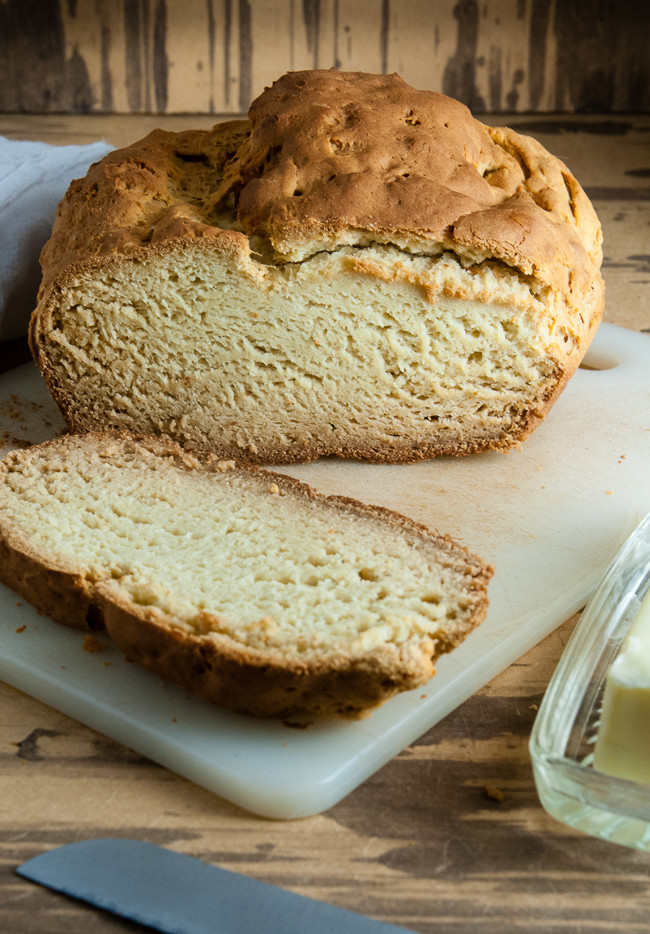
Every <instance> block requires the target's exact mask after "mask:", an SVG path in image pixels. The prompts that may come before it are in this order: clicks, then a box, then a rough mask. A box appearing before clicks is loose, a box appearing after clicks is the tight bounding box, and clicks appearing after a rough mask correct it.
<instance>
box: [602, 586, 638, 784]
mask: <svg viewBox="0 0 650 934" xmlns="http://www.w3.org/2000/svg"><path fill="white" fill-rule="evenodd" d="M594 768H595V769H598V771H599V772H606V773H607V774H608V775H615V776H617V777H618V778H627V779H630V780H632V781H635V782H644V783H645V784H648V785H650V591H648V593H647V594H646V595H645V597H644V599H643V602H642V603H641V609H640V610H639V613H638V614H637V616H636V618H635V619H634V622H633V623H632V625H631V627H630V629H629V631H628V634H627V636H626V637H625V640H624V642H623V646H622V648H621V651H620V652H619V654H618V655H617V656H616V658H615V659H614V661H613V663H612V665H611V666H610V669H609V672H608V674H607V680H606V682H605V696H604V698H603V709H602V714H601V718H600V727H599V728H598V736H597V738H596V746H595V749H594Z"/></svg>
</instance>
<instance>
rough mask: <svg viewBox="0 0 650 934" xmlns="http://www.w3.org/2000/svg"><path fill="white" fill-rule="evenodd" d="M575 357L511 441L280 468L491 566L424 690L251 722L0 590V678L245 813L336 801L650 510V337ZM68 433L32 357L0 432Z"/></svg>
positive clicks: (491, 665)
mask: <svg viewBox="0 0 650 934" xmlns="http://www.w3.org/2000/svg"><path fill="white" fill-rule="evenodd" d="M585 363H587V364H589V365H590V366H592V367H594V369H580V370H579V371H578V373H577V374H576V375H575V377H574V378H573V380H572V381H571V383H570V384H569V386H568V388H567V389H566V391H565V393H564V394H563V396H562V397H561V399H560V400H559V402H558V403H557V404H556V406H555V408H554V409H553V411H552V412H551V414H550V416H549V417H548V419H547V420H546V421H545V422H544V423H543V424H542V425H541V426H540V427H539V428H538V429H537V431H536V432H535V434H534V435H533V436H532V437H531V438H530V439H529V440H528V441H527V442H526V443H525V444H524V446H523V447H522V449H521V450H520V451H513V452H510V453H508V454H497V453H490V454H487V455H480V456H476V457H468V458H461V459H453V458H442V459H438V460H432V461H427V462H424V463H419V464H412V465H408V466H400V467H393V466H385V465H372V464H362V463H356V462H355V463H351V462H347V461H345V462H341V461H336V460H323V461H319V462H316V463H315V464H310V465H305V466H302V467H298V468H295V467H293V468H291V469H288V468H287V469H286V472H287V473H292V474H294V475H295V476H297V477H299V478H301V479H303V480H306V481H307V482H309V483H310V484H311V485H312V486H314V487H316V488H317V489H319V490H322V491H323V492H326V493H344V494H346V495H348V496H353V497H356V498H358V499H362V500H365V501H367V502H375V503H379V504H381V505H384V506H388V507H390V508H392V509H396V510H399V511H401V512H404V513H406V514H408V515H410V516H411V517H413V518H414V519H417V520H419V521H421V522H424V523H426V524H427V525H429V526H432V527H437V528H438V529H440V530H441V531H444V532H448V533H450V534H452V535H454V536H455V537H457V538H459V539H460V540H462V541H463V543H464V544H466V545H467V546H468V547H469V548H470V549H471V550H473V551H475V552H476V553H477V554H480V555H481V556H483V557H484V558H486V559H488V560H490V561H492V562H493V563H494V564H495V565H496V574H495V577H494V578H493V581H492V583H491V585H490V599H491V603H490V609H489V612H488V616H487V619H486V620H485V622H484V623H483V625H482V626H481V627H480V628H479V629H478V630H476V631H475V632H474V633H472V634H471V636H470V637H469V638H468V639H467V641H466V642H465V643H464V644H463V645H462V646H461V647H460V648H458V649H456V650H455V651H454V652H453V653H452V654H451V655H449V656H447V657H445V658H443V659H442V660H441V661H440V663H439V666H438V674H437V675H436V676H435V678H433V679H432V681H431V682H430V683H429V684H428V685H427V686H426V687H425V688H424V689H419V690H416V691H412V692H410V693H408V694H403V695H401V696H399V697H396V698H394V699H393V700H391V701H389V702H388V703H387V704H385V705H384V706H383V707H381V708H379V709H377V710H376V711H374V712H373V713H372V714H371V715H370V716H369V717H368V718H367V719H365V720H361V721H358V722H350V723H349V722H328V723H319V724H316V725H312V726H310V727H308V728H306V729H301V730H297V729H295V728H290V727H288V726H286V725H284V724H282V723H281V722H279V721H270V722H266V721H259V720H255V719H253V718H248V717H244V716H240V715H237V714H232V713H229V712H227V711H223V710H220V709H219V708H217V707H214V706H211V705H209V704H206V703H203V702H202V701H198V700H196V699H194V698H191V697H188V696H187V695H185V694H184V693H183V692H182V691H180V690H178V689H177V688H175V687H173V686H170V685H167V684H165V683H163V682H162V681H161V680H160V679H158V678H156V677H155V676H153V675H151V674H149V673H148V672H146V671H144V670H142V669H140V668H139V667H138V666H136V665H133V664H130V663H127V662H125V661H124V659H123V658H122V656H121V655H120V653H119V652H117V651H116V650H115V649H113V648H110V649H109V650H107V651H105V652H100V653H98V654H90V653H88V652H87V651H84V649H83V648H82V643H83V638H84V637H83V634H82V633H79V632H75V631H73V630H68V629H66V628H65V627H62V626H58V625H57V624H55V623H53V622H51V621H50V620H49V619H47V618H44V617H42V616H38V615H37V614H36V612H35V611H34V610H32V609H31V607H29V606H28V605H27V604H25V603H24V601H21V600H19V598H17V596H16V595H15V594H14V593H13V592H11V591H9V590H7V589H6V588H2V587H0V619H1V621H2V623H1V625H0V678H2V679H3V680H5V681H7V682H8V683H10V684H12V685H14V686H15V687H17V688H19V689H21V690H23V691H25V692H26V693H28V694H31V695H33V696H34V697H37V698H39V699H40V700H42V701H44V702H45V703H48V704H50V705H51V706H53V707H56V708H57V709H59V710H62V711H63V712H65V713H67V714H69V715H70V716H72V717H74V718H76V719H78V720H81V721H83V722H84V723H87V724H88V725H90V726H91V727H93V728H95V729H96V730H99V731H100V732H102V733H104V734H106V735H108V736H110V737H113V738H114V739H116V740H119V741H120V742H122V743H124V744H125V745H127V746H129V747H131V748H133V749H135V750H137V751H138V752H140V753H142V754H144V755H146V756H148V757H150V758H151V759H154V760H155V761H157V762H159V763H161V764H163V765H165V766H167V767H169V768H170V769H172V770H174V771H176V772H178V773H180V774H181V775H184V776H185V777H187V778H189V779H191V780H192V781H194V782H197V783H198V784H199V785H202V786H204V787H206V788H208V789H210V790H212V791H214V792H217V793H218V794H220V795H222V796H223V797H225V798H228V799H229V800H231V801H233V802H235V803H237V804H239V805H241V806H242V807H244V808H246V809H247V810H250V811H253V812H254V813H257V814H261V815H263V816H267V817H274V818H294V817H304V816H307V815H310V814H315V813H318V812H320V811H323V810H325V809H327V808H329V807H331V806H332V805H333V804H335V803H336V802H337V801H339V800H340V799H341V798H342V797H344V795H346V794H347V793H348V792H349V791H351V790H352V789H353V788H355V787H356V786H357V785H359V784H360V783H361V782H363V781H364V780H365V779H366V778H367V777H368V776H369V775H371V774H372V773H373V772H374V771H376V770H377V769H378V768H380V766H382V765H384V764H385V763H386V762H387V761H388V760H389V759H391V758H392V757H393V756H394V755H396V754H397V753H399V752H400V751H401V750H402V749H404V748H405V747H406V746H407V745H408V744H409V743H411V742H413V741H414V740H416V739H417V738H418V737H419V736H420V735H422V733H424V732H426V731H427V730H428V729H430V728H431V727H432V726H433V725H434V724H435V723H437V722H438V721H439V720H440V719H441V718H442V717H444V716H445V715H446V714H448V713H449V712H450V711H452V710H453V709H454V708H455V707H457V706H458V705H459V704H460V703H462V701H464V700H465V699H466V698H467V697H469V696H470V695H471V694H473V693H474V692H475V691H476V690H478V688H480V687H481V686H483V685H484V684H486V683H487V682H488V681H489V680H490V679H491V678H493V677H494V676H495V675H497V674H498V673H499V672H500V671H502V670H503V669H504V668H505V667H506V666H507V665H509V664H510V663H512V662H513V661H515V660H516V659H517V658H518V657H519V656H520V655H522V654H523V653H524V652H525V651H527V650H528V649H529V648H531V647H532V646H533V645H534V644H535V643H536V642H538V641H539V640H540V639H542V638H543V637H544V636H545V635H547V634H548V633H549V632H551V631H552V630H553V629H554V628H555V627H556V626H558V625H559V624H560V623H562V622H563V621H564V620H565V619H567V618H568V617H569V616H570V615H571V614H572V613H574V612H575V611H576V610H578V609H580V607H581V606H583V605H584V603H585V602H586V600H587V598H588V597H589V595H590V594H591V592H592V590H593V589H594V587H595V585H596V583H597V581H598V579H599V578H600V576H601V575H602V574H603V572H604V571H605V568H606V566H607V565H608V563H609V561H610V560H611V558H612V557H613V556H614V554H615V553H616V551H617V550H618V548H619V546H620V545H621V544H622V542H623V541H624V539H625V538H626V537H627V535H628V534H629V533H630V532H631V531H632V529H633V528H634V526H635V525H636V524H637V522H638V521H640V519H641V518H642V517H643V515H645V513H646V512H648V511H650V336H646V335H643V334H637V333H635V332H632V331H626V330H624V329H622V328H618V327H614V326H613V325H603V326H602V327H601V329H600V331H599V332H598V334H597V336H596V339H595V341H594V343H593V345H592V348H591V349H590V351H589V354H588V357H587V360H586V361H585ZM60 427H61V422H60V418H59V415H58V411H57V410H56V408H55V406H54V405H53V403H52V402H51V401H50V399H49V396H48V393H47V391H46V389H45V387H44V385H43V383H42V381H41V379H40V376H39V375H38V373H37V371H36V369H35V367H34V366H33V365H31V364H26V365H25V366H23V367H21V368H20V369H18V370H15V371H13V372H11V373H9V374H6V375H5V376H4V377H2V378H0V432H1V431H3V430H4V431H5V432H6V435H5V437H7V436H9V437H12V438H13V437H18V438H26V439H28V440H31V441H40V440H43V439H45V438H47V437H51V436H52V435H53V434H55V433H57V431H58V430H59V429H60ZM10 446H11V445H10ZM5 447H7V445H5ZM23 626H24V627H25V628H24V629H23ZM19 630H20V631H19ZM467 730H468V735H469V736H471V730H472V724H471V723H468V724H467Z"/></svg>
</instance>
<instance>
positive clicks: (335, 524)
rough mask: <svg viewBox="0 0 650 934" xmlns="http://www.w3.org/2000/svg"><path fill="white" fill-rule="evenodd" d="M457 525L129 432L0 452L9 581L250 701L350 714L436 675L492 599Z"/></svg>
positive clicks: (189, 683)
mask: <svg viewBox="0 0 650 934" xmlns="http://www.w3.org/2000/svg"><path fill="white" fill-rule="evenodd" d="M491 573H492V568H491V567H490V566H489V565H487V564H486V563H485V562H484V561H482V560H480V559H479V558H477V557H475V556H473V555H472V554H470V553H469V552H468V551H467V550H466V549H465V548H463V547H461V546H460V545H458V544H456V543H454V542H453V541H452V540H450V539H449V538H447V537H444V536H440V535H437V534H433V533H432V532H430V531H429V530H427V529H426V528H425V527H424V526H421V525H418V524H416V523H414V522H412V521H411V520H409V519H407V518H405V517H403V516H400V515H397V514H396V513H393V512H389V511H388V510H385V509H381V508H378V507H373V506H365V505H362V504H360V503H358V502H356V501H354V500H351V499H345V498H341V497H324V496H322V495H319V494H317V493H315V492H314V491H313V490H311V489H310V488H309V487H308V486H306V485H304V484H302V483H300V482H298V481H297V480H294V479H293V478H291V477H287V476H284V475H281V474H273V473H270V472H268V471H265V470H261V469H258V468H253V467H241V466H240V467H238V466H235V464H234V463H233V462H232V461H222V460H219V459H218V458H216V457H214V456H211V455H205V456H203V457H201V458H198V457H196V456H195V455H192V454H189V453H188V452H186V451H184V450H183V449H182V448H181V447H180V446H178V445H177V444H175V443H173V442H169V441H165V440H163V439H160V438H153V437H140V438H138V437H136V436H129V435H127V434H126V433H119V434H118V433H103V434H101V433H98V434H89V435H68V436H66V437H64V438H61V439H57V440H55V441H51V442H46V443H45V444H42V445H37V446H34V447H31V448H28V449H26V450H21V451H16V452H13V453H11V454H9V455H8V456H7V457H6V458H5V459H4V460H3V461H2V462H0V579H1V580H2V581H3V583H5V584H7V585H8V586H10V587H12V588H13V589H15V590H16V591H17V592H18V593H19V594H21V595H22V596H23V597H24V598H25V599H26V600H28V601H30V602H31V603H32V604H33V605H34V606H36V607H37V609H39V610H40V611H42V612H43V613H45V614H48V615H50V616H51V617H53V618H54V619H55V620H57V621H58V622H60V623H65V624H67V625H70V626H75V627H79V628H89V629H92V630H101V631H104V630H105V631H106V632H107V633H108V634H109V635H110V636H111V637H112V639H113V640H114V642H115V643H116V644H117V645H118V646H119V647H120V648H121V649H122V650H123V651H124V652H125V654H126V655H127V657H129V658H130V659H133V660H134V661H137V662H140V663H141V664H142V665H144V666H146V667H148V668H150V669H151V670H152V671H154V672H156V673H158V674H159V675H161V676H162V677H164V678H167V679H170V680H172V681H174V682H176V683H177V684H180V685H181V686H182V687H183V688H185V689H187V690H188V691H192V692H194V693H195V694H198V695H199V696H201V697H203V698H205V699H207V700H210V701H213V702H215V703H217V704H220V705H223V706H226V707H229V708H232V709H235V710H238V711H241V712H246V713H250V714H254V715H257V716H288V715H292V714H296V713H301V714H309V715H314V716H329V715H336V716H343V717H355V716H358V715H360V714H362V713H363V712H364V711H365V710H367V709H369V708H372V707H373V706H375V705H377V704H379V703H381V702H382V701H384V700H386V699H387V698H389V697H391V696H392V695H394V694H396V693H397V692H399V691H404V690H408V689H410V688H414V687H416V686H418V685H421V684H423V683H425V682H426V681H427V680H428V679H429V678H430V677H431V676H432V675H433V673H434V663H435V660H436V658H437V657H438V656H439V655H441V653H443V652H447V651H449V650H450V649H452V648H453V647H454V646H456V645H457V644H458V643H459V642H461V641H462V640H463V639H464V638H465V636H466V635H467V634H468V633H469V632H470V631H471V630H472V629H473V628H474V627H475V626H477V625H478V624H479V623H480V622H481V621H482V619H483V618H484V616H485V613H486V610H487V602H488V601H487V585H488V581H489V578H490V576H491Z"/></svg>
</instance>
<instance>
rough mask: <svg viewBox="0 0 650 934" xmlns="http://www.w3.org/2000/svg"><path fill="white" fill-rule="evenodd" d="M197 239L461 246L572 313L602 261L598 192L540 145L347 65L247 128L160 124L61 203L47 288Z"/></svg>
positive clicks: (245, 247)
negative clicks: (65, 275) (173, 129)
mask: <svg viewBox="0 0 650 934" xmlns="http://www.w3.org/2000/svg"><path fill="white" fill-rule="evenodd" d="M196 238H200V239H206V238H208V239H211V240H214V241H215V246H217V243H218V246H219V248H221V249H223V250H224V251H226V252H227V253H229V254H230V255H236V254H239V255H240V256H242V258H243V257H244V256H245V255H248V254H249V251H250V249H251V248H252V249H253V251H254V252H257V251H261V252H262V253H264V254H265V255H264V258H265V259H266V260H269V259H270V260H271V261H274V262H283V261H286V260H301V259H304V258H305V257H307V256H309V255H312V254H314V253H316V252H318V251H321V250H332V249H335V248H336V247H338V246H346V245H348V246H349V245H367V244H369V243H391V244H394V245H396V246H398V247H400V248H402V249H403V250H405V251H407V252H411V253H424V254H429V255H437V254H440V253H442V252H444V251H445V250H447V251H449V250H451V251H453V252H455V253H456V254H457V255H458V256H459V257H460V258H461V260H463V261H464V262H465V263H466V264H471V263H476V262H481V261H482V260H485V259H496V260H500V261H502V262H504V263H506V264H508V265H509V266H511V267H513V268H515V269H517V270H519V271H520V272H521V273H523V274H524V275H525V276H530V277H532V278H533V279H535V280H537V283H538V284H539V285H540V286H541V287H550V288H551V289H553V290H555V291H558V292H561V293H563V294H564V295H565V297H566V298H567V301H568V302H569V304H570V305H574V306H575V305H576V304H577V303H579V302H580V300H581V296H582V295H584V294H585V293H586V292H588V291H589V290H590V289H591V288H592V286H593V284H594V280H596V281H600V277H599V267H600V263H601V261H602V250H601V243H602V235H601V229H600V224H599V222H598V218H597V217H596V214H595V212H594V210H593V207H592V206H591V203H590V202H589V199H588V198H587V196H586V195H585V193H584V191H583V190H582V188H581V187H580V185H579V184H578V182H577V181H576V180H575V178H574V177H573V176H572V175H571V173H570V172H569V170H568V169H567V167H566V166H565V165H564V163H562V162H561V161H560V160H559V159H557V158H556V157H555V156H552V155H551V154H550V153H548V152H547V151H546V150H545V149H544V147H543V146H541V144H539V143H538V142H536V141H535V140H533V139H531V138H529V137H525V136H521V135H519V134H518V133H515V132H514V131H513V130H510V129H507V128H503V127H500V128H491V127H487V126H484V125H483V124H482V123H480V122H479V121H478V120H476V119H474V117H473V116H472V115H471V113H470V111H469V110H468V109H467V107H465V106H464V105H463V104H461V103H460V102H458V101H455V100H453V99H451V98H449V97H446V96H445V95H443V94H438V93H434V92H431V91H417V90H415V89H413V88H411V87H410V86H409V85H408V84H406V82H404V81H403V80H402V79H401V78H400V77H399V76H398V75H371V74H365V73H362V72H339V71H335V70H330V71H303V72H294V73H290V74H287V75H284V76H283V77H282V78H280V79H279V80H278V81H276V82H275V83H274V84H273V85H272V87H270V88H268V89H266V90H265V91H264V92H263V93H262V94H261V95H260V97H258V98H257V100H255V101H254V102H253V104H252V106H251V108H250V123H249V122H248V121H245V120H236V121H229V122H227V123H222V124H217V125H216V126H215V127H214V128H213V129H212V130H210V131H202V130H189V131H186V132H183V133H169V132H165V131H162V130H155V131H154V132H153V133H151V134H149V136H147V137H146V138H145V139H143V140H140V141H139V142H137V143H134V144H133V145H132V146H129V147H126V148H124V149H120V150H117V151H116V152H114V153H111V154H109V155H108V156H107V157H105V158H104V159H103V160H102V161H101V162H99V163H96V164H95V165H94V166H92V167H91V169H90V170H89V172H88V174H87V176H86V177H85V178H84V179H79V180H77V181H75V182H73V183H72V185H71V186H70V189H69V190H68V193H67V194H66V197H65V198H64V200H63V202H62V204H61V206H60V209H59V215H58V218H57V222H56V224H55V227H54V232H53V237H52V239H51V240H50V242H49V243H48V244H47V245H46V247H45V249H44V252H43V257H42V261H43V270H44V283H43V286H44V288H43V291H45V290H46V288H47V286H48V285H49V284H50V283H51V282H52V281H53V280H54V279H56V278H57V277H58V275H59V274H60V273H61V272H62V271H63V270H64V269H65V268H66V267H68V266H70V265H71V264H72V263H75V264H76V263H78V262H80V261H81V262H84V261H87V260H89V259H91V257H97V260H98V261H101V259H102V258H103V257H106V256H107V255H111V254H119V253H130V252H132V251H133V250H135V249H137V248H140V247H144V248H145V249H147V251H148V252H156V251H157V248H158V247H159V246H162V245H163V244H165V243H168V242H169V241H170V240H177V239H184V240H186V241H188V240H193V239H196ZM251 238H252V240H251Z"/></svg>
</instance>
